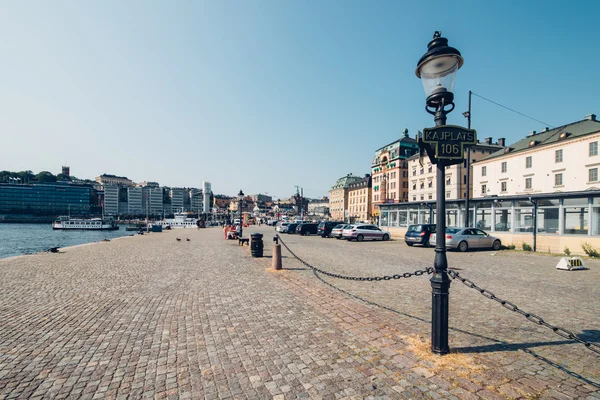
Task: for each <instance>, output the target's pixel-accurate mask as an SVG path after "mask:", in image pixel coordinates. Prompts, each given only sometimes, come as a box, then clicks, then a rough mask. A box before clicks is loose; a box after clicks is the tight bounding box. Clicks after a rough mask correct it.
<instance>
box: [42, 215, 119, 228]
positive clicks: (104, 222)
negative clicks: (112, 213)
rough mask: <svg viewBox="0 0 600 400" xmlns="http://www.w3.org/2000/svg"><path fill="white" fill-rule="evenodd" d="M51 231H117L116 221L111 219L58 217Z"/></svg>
mask: <svg viewBox="0 0 600 400" xmlns="http://www.w3.org/2000/svg"><path fill="white" fill-rule="evenodd" d="M52 229H55V230H56V229H79V230H87V231H115V230H118V229H119V226H118V225H117V221H115V220H114V219H113V218H112V217H104V218H90V219H82V218H71V217H58V219H56V221H54V222H52Z"/></svg>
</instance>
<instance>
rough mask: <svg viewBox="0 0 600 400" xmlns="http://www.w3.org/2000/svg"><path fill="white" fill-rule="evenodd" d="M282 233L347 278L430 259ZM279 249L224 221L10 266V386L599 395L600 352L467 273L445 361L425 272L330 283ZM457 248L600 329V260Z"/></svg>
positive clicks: (469, 263)
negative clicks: (279, 256)
mask: <svg viewBox="0 0 600 400" xmlns="http://www.w3.org/2000/svg"><path fill="white" fill-rule="evenodd" d="M256 231H261V232H264V233H265V234H266V235H265V255H266V256H268V255H270V248H271V245H272V242H271V241H270V238H271V236H272V233H273V230H272V228H264V227H263V228H250V229H247V230H245V233H246V235H248V234H250V233H252V232H256ZM176 237H180V238H181V239H183V240H181V241H176V240H175V238H176ZM283 237H284V239H285V241H286V243H288V245H289V246H290V247H291V248H292V249H293V250H294V251H295V252H296V253H297V255H298V256H300V257H303V258H305V259H306V261H308V262H310V263H311V264H314V265H316V266H318V267H319V268H322V269H324V270H328V271H332V272H336V273H344V274H353V275H365V276H375V275H381V274H388V275H389V274H395V273H403V272H408V271H414V270H415V269H422V268H424V267H428V266H431V265H432V262H433V261H432V260H433V251H432V249H423V248H408V247H406V246H405V245H404V243H402V242H401V241H392V242H385V243H382V242H377V243H348V242H345V241H336V240H335V239H322V238H319V237H298V236H296V235H285V236H283ZM186 238H189V239H190V241H186V240H185V239H186ZM283 255H284V257H285V258H284V259H283V263H284V268H285V269H284V270H283V271H278V272H275V271H271V270H270V269H269V268H268V267H269V264H270V261H271V260H270V258H268V257H265V258H262V259H257V258H251V257H250V251H249V249H248V247H243V248H242V247H238V246H237V242H233V241H225V240H223V239H222V233H221V231H220V230H219V229H217V228H211V229H201V230H196V229H194V230H174V231H171V232H163V233H160V234H150V235H144V236H135V237H125V238H121V239H116V240H112V241H111V242H101V243H97V244H93V245H82V246H77V247H72V248H67V249H65V250H64V253H59V254H51V253H44V254H37V255H32V256H23V257H17V258H12V259H6V260H0V278H1V280H0V282H1V283H0V398H9V399H12V398H52V399H60V398H84V399H86V398H87V399H92V398H119V399H121V398H122V399H125V398H131V399H141V398H144V399H145V398H156V399H163V398H172V399H177V398H181V399H202V398H206V399H217V398H218V399H238V398H239V399H246V398H250V399H270V398H274V399H288V398H315V399H320V398H322V399H342V398H346V399H362V398H369V399H384V398H390V399H394V398H416V399H418V398H444V399H445V398H450V399H456V398H458V399H476V398H483V399H501V398H531V399H534V398H539V399H569V398H588V399H600V394H599V393H600V357H599V356H598V355H597V354H596V353H593V352H591V351H589V350H587V349H585V348H584V346H583V345H581V344H577V343H572V342H570V341H567V340H565V339H563V338H561V337H559V336H556V335H555V334H554V333H553V332H552V331H550V330H548V329H545V328H543V327H540V326H538V325H535V324H532V323H531V322H529V321H527V320H526V319H524V318H523V317H522V316H520V315H517V314H515V313H513V312H511V311H509V310H507V309H505V308H503V307H501V306H500V305H499V304H498V303H496V302H493V301H490V300H488V299H485V298H484V297H483V296H481V295H480V294H479V293H477V292H476V291H474V290H473V289H470V288H468V287H466V286H464V285H462V284H460V283H458V282H454V283H453V284H452V286H451V289H450V290H451V303H450V304H451V310H450V327H451V331H450V341H451V343H450V344H451V347H452V353H451V354H449V355H447V356H444V357H438V356H433V355H431V354H430V353H429V351H428V344H427V340H426V339H427V337H428V335H429V329H430V322H429V320H430V313H431V309H430V304H431V294H430V293H431V289H430V286H429V282H428V278H427V275H425V276H421V277H413V278H409V279H400V280H394V281H384V282H375V283H372V282H356V281H342V280H337V279H333V278H328V277H323V279H324V281H325V282H328V283H329V284H331V285H333V286H334V287H332V286H329V285H327V284H325V283H324V282H323V281H320V280H319V279H317V277H316V276H315V275H314V274H313V273H312V271H311V270H309V269H307V268H306V267H304V265H303V264H301V263H299V262H298V261H297V260H295V259H294V258H293V257H292V256H291V255H290V254H289V253H288V252H286V251H285V250H284V251H283ZM448 258H449V264H450V267H453V268H456V269H458V266H459V265H460V269H461V271H460V272H461V274H463V275H464V276H466V277H468V278H470V279H472V280H473V281H475V282H476V283H477V284H478V285H480V286H482V287H485V288H487V289H489V290H491V291H492V292H494V293H495V294H496V295H498V296H499V297H502V298H506V299H508V300H510V301H512V302H514V303H515V304H517V305H518V306H519V307H521V308H523V309H524V310H526V311H530V312H533V313H535V314H538V315H540V316H542V317H543V318H544V319H545V320H546V321H548V322H550V323H552V324H556V325H559V326H563V327H565V328H567V329H570V330H573V331H574V332H576V333H578V334H580V335H581V336H582V337H583V338H585V340H588V341H592V342H599V341H600V332H599V329H600V316H599V315H598V310H599V307H598V303H599V300H598V299H600V287H599V285H598V284H599V283H600V263H599V262H595V261H594V262H588V264H589V265H590V267H591V269H590V270H588V271H577V272H575V271H574V272H566V271H558V270H556V269H555V268H554V266H555V265H556V263H557V261H558V259H557V258H556V257H550V256H544V255H532V254H520V253H515V252H498V253H492V252H473V253H467V254H458V253H450V254H449V257H448ZM337 289H341V290H344V291H346V292H347V293H344V292H341V291H340V290H337ZM348 293H349V294H351V295H354V296H358V297H360V298H362V299H364V300H367V301H369V302H371V303H370V304H369V303H366V302H365V301H362V300H360V299H358V298H356V297H352V296H350V295H349V294H348Z"/></svg>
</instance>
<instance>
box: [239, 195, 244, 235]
mask: <svg viewBox="0 0 600 400" xmlns="http://www.w3.org/2000/svg"><path fill="white" fill-rule="evenodd" d="M243 201H244V192H242V189H240V192H239V193H238V211H239V214H240V237H244V220H243V217H242V202H243Z"/></svg>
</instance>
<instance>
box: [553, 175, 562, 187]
mask: <svg viewBox="0 0 600 400" xmlns="http://www.w3.org/2000/svg"><path fill="white" fill-rule="evenodd" d="M562 184H563V183H562V174H555V175H554V186H562Z"/></svg>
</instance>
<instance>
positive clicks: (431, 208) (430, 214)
mask: <svg viewBox="0 0 600 400" xmlns="http://www.w3.org/2000/svg"><path fill="white" fill-rule="evenodd" d="M421 205H422V206H427V208H429V223H430V224H431V221H433V206H432V205H431V204H429V203H421Z"/></svg>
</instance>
